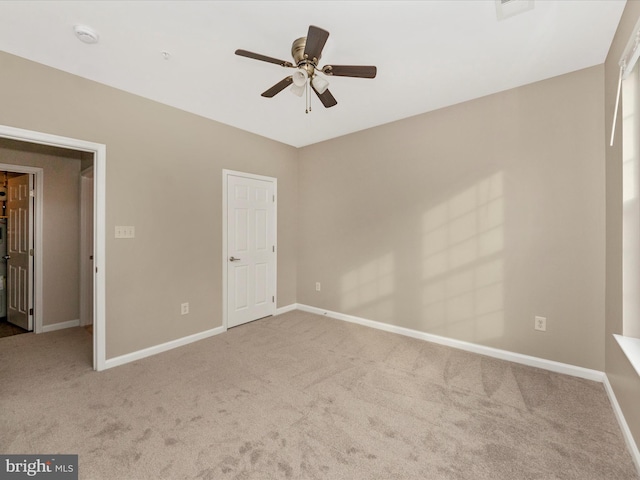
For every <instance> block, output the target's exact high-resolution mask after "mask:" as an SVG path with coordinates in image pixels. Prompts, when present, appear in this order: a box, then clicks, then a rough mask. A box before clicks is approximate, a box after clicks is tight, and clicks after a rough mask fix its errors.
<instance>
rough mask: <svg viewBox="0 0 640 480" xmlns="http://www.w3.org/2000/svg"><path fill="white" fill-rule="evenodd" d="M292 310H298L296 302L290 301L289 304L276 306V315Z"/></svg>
mask: <svg viewBox="0 0 640 480" xmlns="http://www.w3.org/2000/svg"><path fill="white" fill-rule="evenodd" d="M294 310H298V304H297V303H292V304H291V305H286V306H284V307H279V308H276V315H282V314H283V313H287V312H292V311H294Z"/></svg>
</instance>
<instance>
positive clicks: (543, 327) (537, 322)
mask: <svg viewBox="0 0 640 480" xmlns="http://www.w3.org/2000/svg"><path fill="white" fill-rule="evenodd" d="M533 322H534V323H533V328H535V329H536V330H540V331H541V332H546V331H547V318H546V317H538V316H536V317H534V320H533Z"/></svg>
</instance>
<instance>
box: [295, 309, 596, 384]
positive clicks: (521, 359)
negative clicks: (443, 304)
mask: <svg viewBox="0 0 640 480" xmlns="http://www.w3.org/2000/svg"><path fill="white" fill-rule="evenodd" d="M297 306H298V309H299V310H302V311H304V312H310V313H316V314H318V315H326V316H327V317H330V318H335V319H336V320H344V321H345V322H350V323H357V324H358V325H364V326H365V327H371V328H376V329H378V330H384V331H385V332H391V333H397V334H400V335H404V336H406V337H412V338H417V339H419V340H424V341H427V342H431V343H437V344H439V345H446V346H448V347H452V348H457V349H459V350H465V351H467V352H473V353H478V354H480V355H486V356H488V357H494V358H499V359H501V360H508V361H510V362H514V363H520V364H522V365H528V366H530V367H537V368H542V369H544V370H549V371H552V372H556V373H563V374H565V375H571V376H573V377H580V378H585V379H587V380H594V381H596V382H602V381H603V380H604V378H605V374H604V372H601V371H599V370H591V369H589V368H583V367H578V366H575V365H569V364H567V363H561V362H555V361H553V360H546V359H544V358H538V357H532V356H530V355H523V354H521V353H514V352H510V351H508V350H500V349H498V348H493V347H486V346H484V345H478V344H476V343H470V342H464V341H462V340H456V339H453V338H448V337H442V336H440V335H433V334H431V333H426V332H421V331H419V330H413V329H411V328H405V327H398V326H396V325H391V324H388V323H382V322H376V321H374V320H367V319H366V318H361V317H355V316H353V315H346V314H344V313H338V312H332V311H330V310H325V309H322V308H317V307H310V306H309V305H302V304H297Z"/></svg>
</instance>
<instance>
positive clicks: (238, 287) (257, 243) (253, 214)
mask: <svg viewBox="0 0 640 480" xmlns="http://www.w3.org/2000/svg"><path fill="white" fill-rule="evenodd" d="M226 178H227V185H226V186H227V188H226V190H227V202H226V203H227V215H226V217H227V225H226V227H227V228H226V230H227V252H226V253H227V255H226V259H225V261H226V263H227V269H226V272H227V279H226V281H227V326H228V327H235V326H236V325H241V324H243V323H247V322H250V321H252V320H256V319H258V318H262V317H266V316H268V315H273V314H274V313H275V310H276V304H275V294H276V293H275V292H276V253H275V245H276V243H275V242H276V208H275V188H276V181H275V179H268V178H265V177H256V176H242V174H231V173H228V172H226Z"/></svg>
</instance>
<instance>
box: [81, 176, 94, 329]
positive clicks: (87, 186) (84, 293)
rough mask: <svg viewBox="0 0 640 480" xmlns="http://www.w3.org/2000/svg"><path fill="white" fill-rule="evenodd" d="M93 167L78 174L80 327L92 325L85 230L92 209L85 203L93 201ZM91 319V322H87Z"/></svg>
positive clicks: (89, 250) (90, 247)
mask: <svg viewBox="0 0 640 480" xmlns="http://www.w3.org/2000/svg"><path fill="white" fill-rule="evenodd" d="M92 190H93V165H91V166H90V167H88V168H85V169H84V170H82V171H81V172H80V326H85V325H90V324H93V316H92V315H91V314H92V313H93V288H89V287H88V285H89V283H90V282H91V283H93V280H92V277H93V275H92V273H91V270H92V266H93V260H91V258H90V257H93V242H92V243H91V244H90V243H89V239H88V238H87V237H89V234H88V231H87V228H88V227H90V228H91V230H93V208H91V209H89V208H87V203H88V202H89V201H90V200H91V201H92V200H93V192H92ZM89 319H91V322H89V321H88V320H89Z"/></svg>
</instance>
